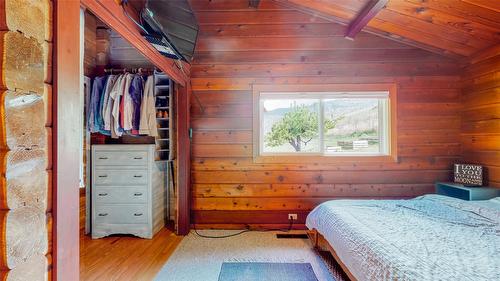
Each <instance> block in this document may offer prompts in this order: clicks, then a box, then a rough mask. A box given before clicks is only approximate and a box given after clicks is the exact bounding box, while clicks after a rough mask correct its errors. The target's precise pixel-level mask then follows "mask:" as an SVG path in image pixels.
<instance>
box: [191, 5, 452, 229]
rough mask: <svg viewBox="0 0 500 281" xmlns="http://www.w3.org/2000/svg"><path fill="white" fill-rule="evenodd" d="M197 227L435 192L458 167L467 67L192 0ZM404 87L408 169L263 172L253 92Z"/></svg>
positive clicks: (261, 12) (273, 8) (318, 167)
mask: <svg viewBox="0 0 500 281" xmlns="http://www.w3.org/2000/svg"><path fill="white" fill-rule="evenodd" d="M191 4H192V7H193V9H194V10H195V12H196V16H197V18H198V21H199V22H200V34H199V38H198V43H197V47H196V54H195V60H194V62H193V65H192V79H191V83H192V89H193V94H192V98H191V126H192V128H193V139H192V173H191V176H192V202H191V203H192V205H191V211H192V218H193V222H194V223H195V224H196V227H199V228H202V227H218V228H229V227H239V228H241V227H243V226H244V225H246V224H250V225H256V226H267V227H269V226H285V225H286V223H287V213H298V214H299V223H303V222H304V220H305V216H306V214H307V213H308V211H310V210H311V209H312V208H313V207H314V206H316V205H317V204H319V203H321V202H324V201H325V200H329V199H334V198H402V197H412V196H416V195H421V194H424V193H429V192H433V183H434V182H436V181H443V180H449V179H450V176H451V167H452V163H454V162H456V161H457V160H458V159H460V155H461V143H460V130H461V119H460V114H461V105H460V95H461V84H460V76H459V72H460V66H459V65H457V64H456V63H455V62H453V61H450V60H449V59H446V58H443V57H440V56H438V55H435V54H432V53H429V52H427V51H423V50H420V49H416V48H413V47H409V46H407V45H402V44H399V43H397V42H394V41H391V40H387V39H384V38H381V37H377V36H374V35H370V34H368V33H360V34H359V35H358V36H357V37H356V39H355V40H354V41H349V40H346V39H344V38H343V34H344V31H345V27H344V26H341V25H338V24H334V23H331V22H328V21H326V20H324V19H322V18H317V17H313V16H311V15H307V14H305V13H301V12H298V11H295V10H289V9H286V8H283V7H282V6H279V4H276V3H274V2H271V1H265V0H264V1H261V5H260V7H259V9H258V10H252V9H251V8H248V1H243V0H235V1H231V3H229V2H227V1H201V0H192V1H191ZM293 83H302V84H303V83H358V84H363V83H396V84H397V87H398V93H397V95H398V105H397V114H398V136H397V145H398V153H399V154H398V160H397V161H396V162H389V163H361V162H340V163H335V164H333V163H332V164H328V163H326V164H325V163H305V164H257V163H254V162H253V158H252V147H253V145H252V93H251V91H252V85H253V84H293Z"/></svg>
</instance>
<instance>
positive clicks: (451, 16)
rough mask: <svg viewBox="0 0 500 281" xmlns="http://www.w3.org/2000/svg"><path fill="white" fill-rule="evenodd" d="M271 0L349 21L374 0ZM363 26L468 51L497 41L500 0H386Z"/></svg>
mask: <svg viewBox="0 0 500 281" xmlns="http://www.w3.org/2000/svg"><path fill="white" fill-rule="evenodd" d="M274 1H275V2H279V3H281V4H282V5H285V6H288V7H289V8H295V9H298V10H301V11H303V12H307V13H309V14H316V15H317V16H318V17H322V18H328V19H330V20H332V21H335V22H339V23H342V24H349V23H350V22H351V21H353V20H354V19H355V18H356V16H357V15H358V14H359V13H361V11H362V10H363V8H364V7H365V6H366V5H367V4H368V3H369V2H370V1H373V0H274ZM262 2H265V1H262ZM261 5H262V4H261ZM363 31H367V32H370V33H374V34H377V35H381V36H383V37H387V38H391V39H393V40H396V41H400V42H404V43H407V44H410V45H413V46H416V47H419V48H423V49H426V50H429V51H433V52H436V53H440V54H444V55H447V56H452V57H470V56H472V55H474V54H477V53H478V52H480V51H483V50H486V49H488V48H490V47H492V46H495V45H498V44H499V43H500V0H389V1H388V3H387V5H386V7H385V8H384V9H382V10H381V11H380V12H378V14H377V15H376V16H375V17H374V18H373V19H371V20H370V21H369V22H368V24H367V26H366V27H365V28H364V29H363Z"/></svg>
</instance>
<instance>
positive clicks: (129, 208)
mask: <svg viewBox="0 0 500 281" xmlns="http://www.w3.org/2000/svg"><path fill="white" fill-rule="evenodd" d="M147 210H148V208H147V205H144V204H140V205H98V206H95V214H94V215H95V222H96V223H106V224H137V223H147V221H148V211H147Z"/></svg>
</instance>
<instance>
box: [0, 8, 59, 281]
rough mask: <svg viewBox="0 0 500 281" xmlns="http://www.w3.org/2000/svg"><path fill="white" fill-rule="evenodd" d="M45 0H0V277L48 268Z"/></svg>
mask: <svg viewBox="0 0 500 281" xmlns="http://www.w3.org/2000/svg"><path fill="white" fill-rule="evenodd" d="M52 35H53V34H52V1H50V0H0V50H1V52H2V57H1V58H0V65H1V71H2V73H1V81H0V91H1V99H2V102H1V105H0V113H1V121H0V132H1V133H0V156H1V157H2V161H1V163H2V164H1V169H2V174H1V186H0V208H1V211H0V220H1V222H2V226H1V227H2V228H3V229H2V230H3V231H1V236H0V253H2V255H1V260H0V268H1V272H0V274H1V275H2V278H1V279H2V280H4V279H6V280H33V281H35V280H48V279H49V276H50V272H51V249H50V244H51V243H50V241H51V225H52V210H51V207H52V203H51V189H52V187H51V171H52V162H51V153H52V152H51V144H52V115H51V111H52V105H51V98H52V74H51V73H52V40H53V38H52Z"/></svg>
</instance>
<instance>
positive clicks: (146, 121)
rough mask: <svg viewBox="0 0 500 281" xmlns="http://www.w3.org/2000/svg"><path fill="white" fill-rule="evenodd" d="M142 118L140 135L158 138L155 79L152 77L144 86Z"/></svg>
mask: <svg viewBox="0 0 500 281" xmlns="http://www.w3.org/2000/svg"><path fill="white" fill-rule="evenodd" d="M140 116H141V119H140V124H139V133H140V134H142V135H150V136H153V137H156V136H158V128H157V126H156V108H155V90H154V77H153V76H152V75H151V76H149V77H148V79H147V80H146V84H145V86H144V94H143V98H142V103H141V114H140Z"/></svg>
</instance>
